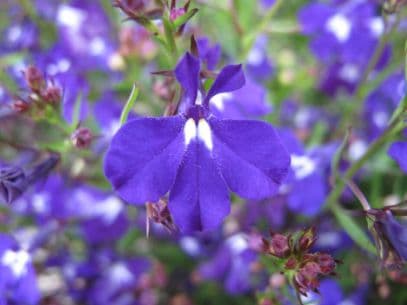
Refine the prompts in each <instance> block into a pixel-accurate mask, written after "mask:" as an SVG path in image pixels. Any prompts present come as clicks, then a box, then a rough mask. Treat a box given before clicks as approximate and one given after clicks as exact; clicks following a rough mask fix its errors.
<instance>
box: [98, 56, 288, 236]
mask: <svg viewBox="0 0 407 305" xmlns="http://www.w3.org/2000/svg"><path fill="white" fill-rule="evenodd" d="M199 73H200V62H199V60H198V59H196V58H195V57H194V56H192V55H191V54H189V53H187V54H186V55H185V56H184V57H183V58H182V59H181V60H180V62H179V63H178V65H177V67H176V69H175V75H176V78H177V80H178V81H179V82H180V84H181V86H182V88H183V90H184V97H183V104H184V109H185V110H184V111H183V112H182V113H180V114H178V115H175V116H172V117H167V118H141V119H136V120H133V121H131V122H129V123H127V124H126V125H124V126H123V127H122V128H121V129H120V130H119V131H118V133H117V134H116V136H115V137H114V138H113V140H112V143H111V145H110V148H109V151H108V152H107V156H106V159H105V174H106V176H107V177H108V179H109V180H110V182H111V183H112V185H113V186H114V188H115V190H116V191H117V192H118V193H119V195H120V196H121V197H122V198H123V199H124V200H126V201H128V202H131V203H135V204H143V203H145V202H147V201H151V202H157V201H158V200H159V199H160V197H162V196H164V195H165V194H167V193H168V192H169V202H168V207H169V210H170V212H171V214H172V216H173V219H174V221H175V223H176V224H177V225H178V227H179V228H180V230H181V231H184V232H187V231H195V230H205V229H214V228H216V227H217V226H218V225H219V224H220V223H221V222H222V220H223V218H224V217H226V216H227V215H228V214H229V211H230V199H229V190H228V189H230V190H231V191H233V192H235V193H237V194H238V195H239V196H242V197H244V198H250V199H261V198H264V197H268V196H271V195H272V194H274V193H275V192H276V191H277V189H278V187H279V185H280V183H281V181H282V180H283V178H284V177H285V175H286V173H287V168H288V166H289V157H288V154H287V152H286V151H285V149H284V147H283V146H282V144H281V142H280V139H279V138H278V136H277V134H276V133H275V131H274V129H273V128H272V127H271V126H270V125H268V124H266V123H263V122H257V121H249V120H246V121H244V120H242V121H239V120H220V119H217V118H216V117H214V116H213V115H211V113H210V111H209V102H210V100H211V98H213V97H214V96H216V95H217V94H219V93H225V92H230V91H233V90H236V89H239V88H240V87H242V86H243V85H244V76H243V73H242V70H241V67H240V66H227V67H225V68H224V69H223V70H222V71H221V72H220V73H219V75H218V77H217V79H216V80H215V81H214V83H213V85H212V87H211V88H210V89H209V90H208V92H207V94H206V95H204V94H203V93H201V92H200V90H199V88H200V85H199Z"/></svg>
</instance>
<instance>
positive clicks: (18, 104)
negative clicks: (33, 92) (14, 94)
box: [11, 99, 30, 113]
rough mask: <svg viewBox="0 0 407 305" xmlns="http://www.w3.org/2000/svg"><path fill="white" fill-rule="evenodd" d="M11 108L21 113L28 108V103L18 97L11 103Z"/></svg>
mask: <svg viewBox="0 0 407 305" xmlns="http://www.w3.org/2000/svg"><path fill="white" fill-rule="evenodd" d="M11 108H12V109H13V111H15V112H17V113H23V112H26V111H27V110H28V109H29V108H30V103H28V102H26V101H24V100H22V99H18V100H16V101H14V102H13V103H12V104H11Z"/></svg>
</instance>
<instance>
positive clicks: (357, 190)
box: [345, 180, 371, 211]
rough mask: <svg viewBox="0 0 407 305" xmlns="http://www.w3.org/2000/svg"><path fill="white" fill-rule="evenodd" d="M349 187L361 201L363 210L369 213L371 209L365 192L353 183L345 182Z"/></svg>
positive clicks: (350, 181)
mask: <svg viewBox="0 0 407 305" xmlns="http://www.w3.org/2000/svg"><path fill="white" fill-rule="evenodd" d="M345 182H346V184H347V186H348V187H349V188H350V189H351V191H352V192H353V194H354V195H355V197H356V198H357V199H358V200H359V202H360V204H361V205H362V207H363V210H365V211H368V210H370V209H371V207H370V204H369V201H367V199H366V197H365V195H364V194H363V192H362V191H361V190H360V188H359V187H358V186H357V185H356V184H355V183H354V182H353V181H352V180H349V181H345Z"/></svg>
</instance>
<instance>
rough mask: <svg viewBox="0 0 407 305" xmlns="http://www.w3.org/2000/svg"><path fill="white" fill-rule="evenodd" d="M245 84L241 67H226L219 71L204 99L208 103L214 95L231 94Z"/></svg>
mask: <svg viewBox="0 0 407 305" xmlns="http://www.w3.org/2000/svg"><path fill="white" fill-rule="evenodd" d="M244 84H245V78H244V74H243V71H242V65H230V66H226V67H224V68H223V69H222V71H220V73H219V75H218V77H217V78H216V79H215V82H214V83H213V85H212V87H211V88H210V89H209V91H208V95H207V96H206V98H205V101H206V102H209V101H210V99H211V98H212V97H214V96H215V95H216V94H219V93H224V92H231V91H235V90H237V89H240V88H241V87H243V85H244Z"/></svg>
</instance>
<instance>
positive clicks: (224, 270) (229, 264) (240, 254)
mask: <svg viewBox="0 0 407 305" xmlns="http://www.w3.org/2000/svg"><path fill="white" fill-rule="evenodd" d="M256 258H257V254H256V252H255V251H253V249H250V247H249V244H248V241H247V240H246V236H245V235H244V234H235V235H232V236H230V237H229V238H228V239H227V240H226V241H225V242H224V244H223V245H221V247H220V248H219V249H218V251H217V252H216V254H215V255H214V256H213V257H212V259H211V260H209V261H207V262H204V263H203V264H201V265H200V266H199V268H198V271H197V272H198V276H199V277H200V278H201V279H204V280H213V281H218V282H222V283H223V285H224V287H225V289H226V290H227V291H228V292H229V293H232V294H242V293H245V292H247V291H249V290H250V288H252V287H254V286H255V285H256V284H255V281H253V278H254V276H255V274H254V273H253V272H252V270H251V265H252V264H253V263H255V261H256Z"/></svg>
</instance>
